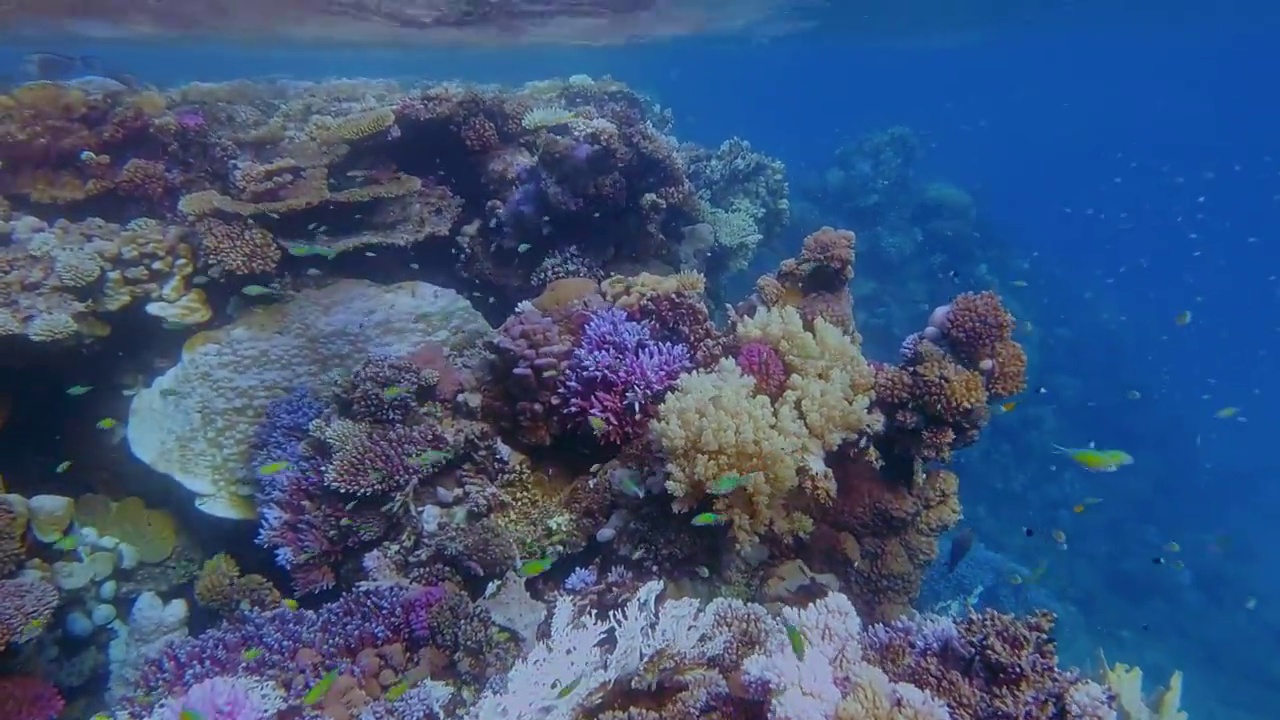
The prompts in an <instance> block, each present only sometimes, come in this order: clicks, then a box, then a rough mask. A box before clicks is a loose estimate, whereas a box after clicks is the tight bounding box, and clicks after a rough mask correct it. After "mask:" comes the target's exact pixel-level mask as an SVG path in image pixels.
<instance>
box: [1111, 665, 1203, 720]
mask: <svg viewBox="0 0 1280 720" xmlns="http://www.w3.org/2000/svg"><path fill="white" fill-rule="evenodd" d="M1099 656H1101V660H1102V667H1103V671H1102V681H1103V683H1105V684H1106V686H1107V687H1108V688H1110V689H1111V692H1113V693H1115V696H1116V705H1117V706H1118V709H1119V712H1118V713H1117V715H1118V716H1119V718H1120V720H1187V713H1185V712H1183V711H1182V710H1180V709H1179V705H1181V704H1182V671H1180V670H1175V671H1173V675H1172V676H1171V677H1170V678H1169V687H1167V688H1161V689H1159V690H1157V691H1156V692H1155V693H1154V694H1152V696H1151V698H1150V700H1149V701H1147V700H1144V698H1143V694H1142V668H1140V667H1130V666H1128V665H1125V664H1124V663H1116V664H1115V665H1112V666H1110V667H1108V666H1107V659H1106V657H1105V656H1102V654H1101V652H1099Z"/></svg>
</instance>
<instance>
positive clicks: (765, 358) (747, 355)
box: [736, 342, 787, 400]
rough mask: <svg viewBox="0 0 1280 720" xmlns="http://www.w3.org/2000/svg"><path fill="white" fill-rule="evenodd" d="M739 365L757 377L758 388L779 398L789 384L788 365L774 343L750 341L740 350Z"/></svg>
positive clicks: (747, 372) (774, 397) (744, 370)
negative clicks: (784, 362)
mask: <svg viewBox="0 0 1280 720" xmlns="http://www.w3.org/2000/svg"><path fill="white" fill-rule="evenodd" d="M736 360H737V362H738V367H740V368H742V371H743V372H744V373H746V374H748V375H750V376H751V377H753V378H755V381H756V389H757V390H759V391H760V392H762V393H764V394H765V395H768V396H769V397H771V398H773V399H774V400H777V399H778V398H779V397H781V396H782V391H783V390H784V389H785V388H786V385H787V367H786V365H784V364H783V362H782V356H781V355H779V354H778V351H777V350H775V349H774V348H773V346H772V345H770V344H768V343H764V342H749V343H747V344H745V345H743V346H742V348H741V349H739V350H738V356H737V358H736Z"/></svg>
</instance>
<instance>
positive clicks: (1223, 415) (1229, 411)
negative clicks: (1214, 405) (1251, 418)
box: [1213, 405, 1240, 420]
mask: <svg viewBox="0 0 1280 720" xmlns="http://www.w3.org/2000/svg"><path fill="white" fill-rule="evenodd" d="M1239 413H1240V408H1238V407H1234V406H1231V405H1228V406H1227V407H1224V408H1222V409H1221V410H1219V411H1217V412H1215V413H1214V414H1213V416H1214V417H1216V418H1218V419H1219V420H1226V419H1227V418H1233V417H1235V416H1236V415H1238V414H1239Z"/></svg>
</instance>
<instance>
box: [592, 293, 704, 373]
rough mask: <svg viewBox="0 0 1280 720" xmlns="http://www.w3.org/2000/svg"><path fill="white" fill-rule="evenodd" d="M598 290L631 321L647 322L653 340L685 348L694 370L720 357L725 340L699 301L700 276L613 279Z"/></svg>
mask: <svg viewBox="0 0 1280 720" xmlns="http://www.w3.org/2000/svg"><path fill="white" fill-rule="evenodd" d="M601 289H602V290H603V291H604V295H605V298H606V299H607V300H609V301H610V302H612V303H614V304H615V305H616V306H617V307H619V308H622V309H623V310H626V311H627V315H628V316H630V317H631V318H632V319H634V320H640V321H643V322H647V323H648V324H649V327H650V330H651V332H652V333H653V334H654V336H655V339H657V340H665V341H667V342H674V343H681V344H683V345H686V346H688V347H689V349H690V351H691V352H692V354H693V361H694V365H695V366H696V367H699V368H702V369H706V368H709V367H711V366H712V365H714V364H715V363H716V361H718V360H719V359H720V358H721V357H722V356H723V355H724V344H725V343H724V340H725V339H724V338H723V337H722V336H721V333H720V331H719V329H718V328H716V326H715V323H714V322H712V320H711V314H710V312H709V311H708V310H707V305H706V302H705V301H704V300H703V297H704V295H705V293H706V278H705V277H703V275H702V274H701V273H697V272H688V271H686V272H680V273H676V274H674V275H666V276H658V275H652V274H650V273H644V272H642V273H640V274H639V275H636V276H634V277H624V276H620V275H615V276H613V277H611V278H609V279H608V280H605V281H604V282H603V283H601Z"/></svg>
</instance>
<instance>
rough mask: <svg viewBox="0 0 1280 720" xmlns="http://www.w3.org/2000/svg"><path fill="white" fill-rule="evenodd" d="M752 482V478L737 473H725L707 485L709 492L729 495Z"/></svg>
mask: <svg viewBox="0 0 1280 720" xmlns="http://www.w3.org/2000/svg"><path fill="white" fill-rule="evenodd" d="M749 482H750V479H749V478H747V477H745V476H743V475H739V474H737V473H725V474H724V475H721V476H720V477H718V478H716V479H715V480H712V481H711V483H710V484H709V485H707V492H709V493H711V494H712V495H728V494H729V493H731V492H733V491H734V490H737V489H738V488H740V487H743V486H744V485H746V484H747V483H749Z"/></svg>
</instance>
